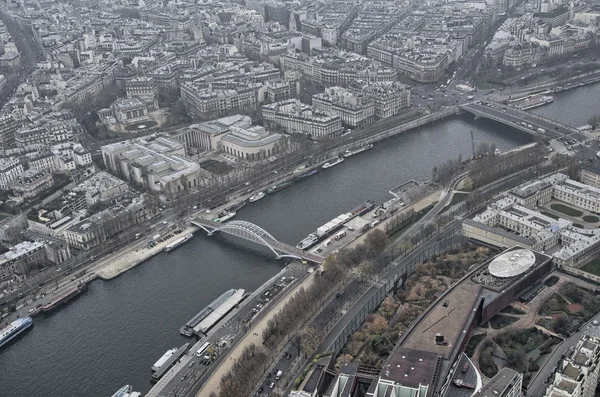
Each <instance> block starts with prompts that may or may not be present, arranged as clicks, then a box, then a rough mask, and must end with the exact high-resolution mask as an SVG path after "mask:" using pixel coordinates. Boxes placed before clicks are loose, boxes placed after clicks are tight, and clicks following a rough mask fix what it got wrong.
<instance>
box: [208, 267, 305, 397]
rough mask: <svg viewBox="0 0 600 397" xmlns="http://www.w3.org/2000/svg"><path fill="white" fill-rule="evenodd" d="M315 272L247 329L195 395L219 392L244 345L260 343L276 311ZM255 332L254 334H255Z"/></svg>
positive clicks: (303, 286)
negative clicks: (225, 376) (224, 378)
mask: <svg viewBox="0 0 600 397" xmlns="http://www.w3.org/2000/svg"><path fill="white" fill-rule="evenodd" d="M314 278H315V273H312V274H311V275H310V276H308V277H306V278H305V279H304V280H303V281H302V282H301V283H299V284H297V285H296V286H295V287H294V289H293V290H291V291H289V292H288V294H287V295H286V296H285V297H284V298H283V299H281V300H280V301H279V302H278V303H277V305H275V306H274V307H273V308H272V309H271V311H270V312H269V313H268V314H266V315H265V316H264V317H263V318H262V319H261V320H260V321H259V322H258V323H256V324H255V325H254V326H253V327H252V328H250V329H249V330H248V333H247V334H246V335H245V336H244V337H243V338H242V339H241V340H240V342H239V343H238V344H237V345H236V346H235V347H234V348H233V349H232V350H230V351H228V352H227V355H226V356H225V359H224V360H223V361H222V362H221V365H219V367H218V368H217V369H216V370H215V371H214V372H213V374H212V375H211V376H210V378H209V379H208V380H207V381H206V382H205V383H204V385H203V386H202V389H200V391H199V392H198V394H197V395H196V397H209V396H210V394H211V392H215V393H217V395H218V394H219V390H220V384H221V378H222V377H223V376H224V375H225V374H227V372H229V370H231V368H232V366H233V363H234V362H235V360H237V359H238V358H239V357H240V356H241V354H242V352H243V351H244V349H245V348H246V346H249V345H251V344H255V345H257V346H260V345H262V333H263V331H264V330H265V328H266V327H267V323H268V322H269V320H270V319H271V318H273V316H275V314H276V313H278V312H279V311H280V310H281V309H282V308H283V307H284V306H285V305H286V304H287V302H289V300H290V299H291V297H292V296H294V295H295V294H296V292H298V291H299V290H300V289H301V288H304V289H306V288H308V287H310V285H311V284H312V283H313V281H314ZM255 334H256V335H255Z"/></svg>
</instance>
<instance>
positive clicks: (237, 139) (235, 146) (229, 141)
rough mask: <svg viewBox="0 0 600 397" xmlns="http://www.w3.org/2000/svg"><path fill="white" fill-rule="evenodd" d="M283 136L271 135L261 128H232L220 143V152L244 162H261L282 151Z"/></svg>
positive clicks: (256, 126)
mask: <svg viewBox="0 0 600 397" xmlns="http://www.w3.org/2000/svg"><path fill="white" fill-rule="evenodd" d="M282 138H283V136H282V135H281V134H269V132H268V131H267V130H266V129H265V128H264V127H261V126H258V125H255V126H251V127H248V128H240V127H232V128H231V129H230V132H229V133H227V134H225V135H224V136H223V137H222V138H221V141H220V150H221V151H223V152H225V153H228V154H231V155H234V156H236V157H238V158H240V159H242V160H250V161H252V160H259V159H265V158H268V157H270V156H272V155H274V154H275V153H277V152H278V151H280V149H281V148H280V144H281V140H282Z"/></svg>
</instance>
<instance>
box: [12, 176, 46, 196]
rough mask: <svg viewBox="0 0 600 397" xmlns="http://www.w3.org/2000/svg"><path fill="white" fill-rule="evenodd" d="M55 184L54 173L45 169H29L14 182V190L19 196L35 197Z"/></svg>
mask: <svg viewBox="0 0 600 397" xmlns="http://www.w3.org/2000/svg"><path fill="white" fill-rule="evenodd" d="M53 185H54V179H53V178H52V174H49V173H47V172H45V171H40V170H35V169H29V170H27V171H23V173H21V174H20V175H19V176H18V177H17V180H16V181H15V182H13V184H12V191H13V193H14V194H15V196H17V197H23V198H25V199H29V198H33V197H35V196H37V195H38V194H40V193H42V192H43V191H45V190H48V189H50V188H51V187H52V186H53Z"/></svg>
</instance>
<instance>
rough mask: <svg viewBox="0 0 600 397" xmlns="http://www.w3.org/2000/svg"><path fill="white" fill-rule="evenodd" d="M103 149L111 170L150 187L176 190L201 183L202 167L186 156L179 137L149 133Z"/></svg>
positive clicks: (193, 186)
mask: <svg viewBox="0 0 600 397" xmlns="http://www.w3.org/2000/svg"><path fill="white" fill-rule="evenodd" d="M101 150H102V158H103V160H104V165H105V166H106V168H107V169H108V170H109V171H110V172H112V173H113V174H115V175H118V176H120V177H122V178H123V179H124V180H126V181H129V182H130V183H133V184H134V185H139V186H144V187H146V188H148V189H149V190H151V191H155V192H162V193H176V192H181V191H184V190H187V189H196V188H198V187H199V186H200V185H201V183H200V182H201V179H202V175H203V170H202V169H201V168H200V165H198V163H196V162H194V161H191V160H189V159H188V158H187V157H185V147H184V145H183V144H182V143H180V142H178V141H176V140H173V139H169V138H166V137H163V136H153V135H149V136H146V137H143V138H138V139H134V140H130V141H123V142H117V143H112V144H109V145H105V146H102V148H101Z"/></svg>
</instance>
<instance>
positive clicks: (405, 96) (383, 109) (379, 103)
mask: <svg viewBox="0 0 600 397" xmlns="http://www.w3.org/2000/svg"><path fill="white" fill-rule="evenodd" d="M362 92H363V93H364V95H365V96H367V97H368V98H371V100H372V101H373V103H374V105H375V117H376V118H378V119H384V118H386V117H391V116H393V115H395V114H398V113H400V112H401V111H403V110H406V109H408V108H410V106H411V95H410V88H408V87H407V86H406V85H404V84H402V83H400V82H398V81H384V82H376V83H372V84H369V85H367V86H365V87H363V88H362Z"/></svg>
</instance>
